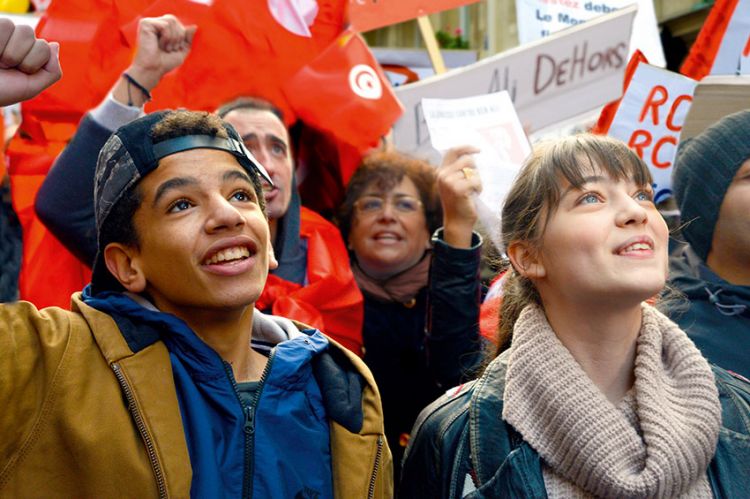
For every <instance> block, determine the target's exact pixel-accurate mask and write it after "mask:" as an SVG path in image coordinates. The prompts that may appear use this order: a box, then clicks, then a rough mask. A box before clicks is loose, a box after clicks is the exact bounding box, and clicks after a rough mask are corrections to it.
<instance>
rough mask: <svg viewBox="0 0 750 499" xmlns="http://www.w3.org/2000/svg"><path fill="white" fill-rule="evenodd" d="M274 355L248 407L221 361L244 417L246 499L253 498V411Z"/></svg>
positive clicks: (244, 480) (261, 376)
mask: <svg viewBox="0 0 750 499" xmlns="http://www.w3.org/2000/svg"><path fill="white" fill-rule="evenodd" d="M275 353H276V348H274V349H273V350H271V354H270V355H269V356H268V361H267V362H266V367H265V368H264V369H263V373H262V374H261V375H260V380H259V381H258V389H257V390H256V391H255V396H254V397H253V400H252V402H251V403H250V405H249V406H248V407H243V405H242V399H241V398H240V391H239V388H237V380H235V379H234V374H232V366H231V365H230V364H229V363H228V362H226V361H222V362H223V364H224V371H226V373H227V377H228V378H229V380H230V381H231V382H232V388H234V394H235V395H236V396H237V401H238V402H239V404H240V407H241V408H242V413H243V415H244V416H245V422H244V424H243V431H244V432H245V470H244V472H243V477H242V497H243V498H246V499H251V498H252V497H253V487H252V479H253V468H254V465H255V459H254V456H253V452H254V450H255V411H256V409H257V408H258V401H259V400H260V395H261V392H262V391H263V387H264V386H265V384H266V378H267V377H268V373H269V372H270V371H271V363H272V362H273V357H274V354H275Z"/></svg>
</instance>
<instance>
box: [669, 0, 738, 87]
mask: <svg viewBox="0 0 750 499" xmlns="http://www.w3.org/2000/svg"><path fill="white" fill-rule="evenodd" d="M680 72H681V73H682V74H684V75H685V76H689V77H690V78H694V79H696V80H700V79H701V78H703V77H704V76H706V75H709V74H712V75H736V74H750V0H717V1H716V3H715V4H714V6H713V7H712V8H711V12H710V13H709V15H708V17H707V18H706V22H704V23H703V28H702V29H701V31H700V33H699V34H698V38H697V39H696V40H695V43H693V46H692V47H691V48H690V53H689V54H688V57H687V58H686V59H685V62H684V64H683V65H682V68H680Z"/></svg>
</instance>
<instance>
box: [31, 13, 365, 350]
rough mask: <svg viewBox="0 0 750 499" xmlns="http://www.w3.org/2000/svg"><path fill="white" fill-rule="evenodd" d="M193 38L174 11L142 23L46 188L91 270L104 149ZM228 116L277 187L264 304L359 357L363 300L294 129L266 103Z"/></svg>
mask: <svg viewBox="0 0 750 499" xmlns="http://www.w3.org/2000/svg"><path fill="white" fill-rule="evenodd" d="M194 33H195V27H186V26H184V25H183V24H182V23H181V22H180V21H179V20H178V19H177V18H176V17H174V16H172V15H165V16H162V17H158V18H144V19H142V20H141V21H140V23H139V28H138V46H137V50H136V54H135V56H134V59H133V61H132V63H131V65H130V67H129V68H128V69H127V70H126V71H125V72H124V73H123V76H122V78H120V79H119V80H118V81H117V83H116V84H115V86H114V87H113V89H112V92H111V93H110V94H109V95H108V96H107V97H106V98H105V100H104V101H103V102H102V103H101V104H100V105H99V106H98V107H97V108H95V109H93V110H92V111H91V112H89V113H87V114H86V115H85V116H84V118H83V120H82V121H81V123H80V125H79V127H78V130H77V131H76V134H75V135H74V137H73V139H72V140H71V142H70V144H69V145H68V146H67V147H66V148H65V150H64V151H63V152H62V153H61V154H60V156H59V157H58V159H57V160H56V162H55V165H54V167H53V168H52V169H51V170H50V172H49V174H48V175H47V178H46V179H45V182H44V184H43V185H42V187H41V189H40V190H39V193H38V195H37V198H36V205H35V207H36V212H37V214H38V215H39V218H40V219H41V221H42V222H43V223H44V224H45V225H46V226H47V227H48V228H49V229H50V231H51V232H52V233H53V234H55V236H56V237H57V238H58V239H59V240H60V241H61V242H62V243H63V244H64V245H65V246H66V247H67V248H68V249H69V250H70V251H71V252H72V253H73V254H75V255H76V256H77V257H78V258H79V259H80V260H81V261H82V262H84V263H86V264H87V265H91V262H92V261H93V258H94V254H95V252H96V241H95V240H94V238H93V237H92V236H93V226H94V213H93V202H92V199H91V192H92V190H93V189H92V183H93V170H94V166H95V164H96V157H97V155H98V153H99V149H100V148H101V146H102V145H103V144H104V142H105V141H106V140H107V137H109V134H110V133H111V132H112V131H114V130H116V129H117V128H118V127H119V126H122V125H124V124H126V123H128V122H130V121H132V120H134V119H136V118H138V117H139V116H142V115H143V105H144V104H145V103H146V102H147V101H148V98H149V97H150V92H151V91H152V90H153V89H154V88H155V87H157V85H158V84H159V82H160V81H161V79H162V78H163V77H164V75H166V74H167V73H169V72H170V71H172V70H173V69H175V68H177V67H179V66H180V65H182V63H183V62H184V61H185V58H186V57H187V55H188V54H189V52H190V48H191V45H192V42H193V35H194ZM224 113H225V116H223V117H224V119H225V120H226V121H227V122H228V123H230V124H231V125H232V126H234V127H235V129H236V130H237V131H238V132H239V134H240V136H241V137H242V139H243V141H244V142H245V143H246V145H247V147H248V149H250V151H251V152H252V153H253V154H254V155H255V156H256V157H257V158H258V160H259V161H260V162H261V163H262V164H263V165H264V166H265V167H266V169H267V171H268V173H269V176H270V177H271V178H272V179H273V181H274V187H273V188H271V187H268V186H267V188H266V189H265V190H264V196H265V199H266V209H267V213H268V217H269V223H270V226H271V241H272V244H273V247H274V250H275V253H276V257H277V258H278V261H279V266H278V268H276V269H274V270H273V271H272V272H271V275H270V276H269V278H268V282H267V283H266V288H265V289H264V291H263V294H262V295H261V297H260V299H259V300H258V302H257V304H256V305H257V306H258V308H260V309H261V310H264V311H272V312H273V313H275V314H277V315H284V316H287V317H290V318H293V319H297V320H300V321H302V322H306V323H309V324H313V325H315V326H317V327H319V328H321V329H323V330H324V331H326V333H327V334H329V335H330V336H331V337H333V338H334V339H336V340H337V341H339V342H340V343H342V344H343V345H344V346H346V347H347V348H349V349H350V350H352V351H353V352H355V353H357V354H358V355H361V353H362V352H361V348H362V320H363V305H362V294H361V293H360V291H359V288H358V287H357V284H356V282H355V281H354V276H353V274H352V272H351V268H350V267H349V258H348V253H347V251H346V247H345V246H344V242H343V240H342V239H341V235H340V233H339V231H338V230H337V229H336V227H334V226H333V225H332V224H331V223H330V222H328V221H327V220H325V219H323V218H322V217H321V216H319V215H317V214H316V213H314V212H312V211H311V210H308V209H306V208H304V207H303V206H301V203H300V197H299V193H298V191H297V187H296V185H295V181H294V162H293V159H292V151H291V146H290V140H289V133H288V131H287V129H286V126H285V125H284V121H283V117H282V116H281V113H280V111H278V110H277V109H276V108H275V107H274V106H273V105H271V104H270V103H267V102H265V101H261V100H257V99H241V100H237V101H235V102H234V103H232V106H231V108H225V111H224Z"/></svg>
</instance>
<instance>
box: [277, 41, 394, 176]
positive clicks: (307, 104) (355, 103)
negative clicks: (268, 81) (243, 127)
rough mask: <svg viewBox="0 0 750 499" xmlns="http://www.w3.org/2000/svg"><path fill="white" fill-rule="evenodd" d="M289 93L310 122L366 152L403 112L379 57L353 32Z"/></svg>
mask: <svg viewBox="0 0 750 499" xmlns="http://www.w3.org/2000/svg"><path fill="white" fill-rule="evenodd" d="M284 93H285V94H286V97H287V99H288V101H289V103H290V104H291V105H292V107H293V108H294V109H295V110H296V111H297V113H298V115H299V117H300V118H301V119H302V120H303V121H304V122H305V123H308V124H309V125H312V126H314V127H316V128H319V129H321V130H328V131H330V132H331V133H332V134H333V135H334V136H335V137H336V138H338V139H339V140H341V141H343V142H345V143H347V144H352V145H354V146H355V147H357V148H358V149H359V150H360V151H362V152H364V151H365V150H367V149H369V148H371V147H374V146H376V145H377V144H378V140H379V139H380V137H382V136H384V135H385V134H386V133H388V130H390V127H391V125H392V124H393V123H394V122H395V121H396V120H397V119H398V117H399V116H401V113H402V112H403V108H402V107H401V104H400V103H399V101H398V99H396V96H395V94H394V93H393V90H391V87H390V84H389V83H388V80H387V79H386V78H385V75H384V74H383V71H382V69H380V65H379V64H378V62H377V61H376V60H375V56H373V55H372V52H370V49H369V48H367V44H366V43H365V41H364V40H363V39H362V37H361V36H360V35H359V34H357V33H355V32H354V31H352V30H351V29H349V30H346V31H345V32H344V33H342V34H341V36H340V37H339V38H337V39H336V40H335V41H334V42H333V43H331V44H330V45H329V46H328V48H327V49H326V50H325V51H323V52H322V53H321V54H320V55H319V56H318V57H317V58H316V59H315V60H314V61H312V62H311V63H310V64H308V65H306V66H305V67H303V68H302V69H301V70H300V71H299V72H298V73H297V74H296V75H295V76H294V78H292V79H291V80H289V81H288V82H287V83H286V84H285V85H284ZM345 180H346V179H345Z"/></svg>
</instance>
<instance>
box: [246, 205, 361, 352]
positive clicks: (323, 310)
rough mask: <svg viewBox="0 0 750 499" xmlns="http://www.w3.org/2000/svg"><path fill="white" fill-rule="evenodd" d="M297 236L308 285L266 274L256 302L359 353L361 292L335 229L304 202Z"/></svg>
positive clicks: (256, 304)
mask: <svg viewBox="0 0 750 499" xmlns="http://www.w3.org/2000/svg"><path fill="white" fill-rule="evenodd" d="M300 237H301V238H303V239H306V240H307V285H306V286H304V287H303V286H300V285H299V284H296V283H293V282H289V281H287V280H284V279H282V278H280V277H278V276H274V275H269V276H268V280H267V281H266V287H265V288H264V289H263V294H261V296H260V298H259V299H258V301H257V302H256V303H255V306H256V307H257V308H258V309H260V310H267V309H270V310H271V311H272V313H273V315H278V316H281V317H288V318H290V319H294V320H297V321H300V322H304V323H305V324H309V325H311V326H313V327H316V328H318V329H320V330H321V331H323V332H325V333H326V334H327V335H328V336H330V337H332V338H333V339H335V340H336V341H338V342H339V343H341V344H342V345H344V346H345V347H346V348H348V349H349V350H351V351H352V352H354V353H356V354H357V355H359V356H360V357H361V356H362V321H363V317H364V311H363V304H362V303H363V302H362V293H360V291H359V288H358V287H357V283H356V282H355V281H354V275H353V274H352V270H351V268H350V267H349V254H348V253H347V251H346V247H345V246H344V242H343V240H342V239H341V234H340V233H339V231H338V229H337V228H336V227H334V226H333V224H331V222H329V221H328V220H326V219H325V218H323V217H321V216H320V215H318V214H317V213H315V212H314V211H312V210H309V209H307V208H305V207H304V206H303V207H302V208H301V210H300Z"/></svg>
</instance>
